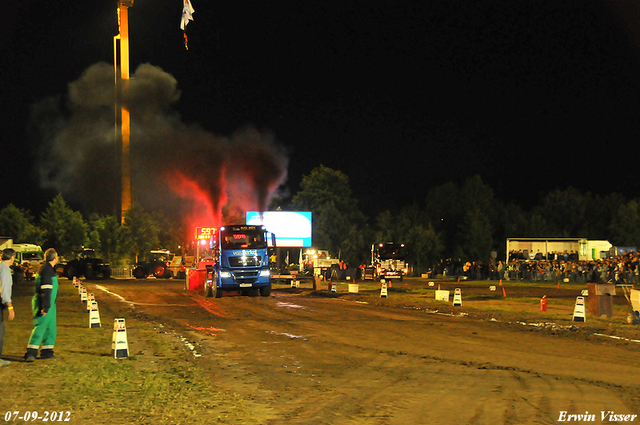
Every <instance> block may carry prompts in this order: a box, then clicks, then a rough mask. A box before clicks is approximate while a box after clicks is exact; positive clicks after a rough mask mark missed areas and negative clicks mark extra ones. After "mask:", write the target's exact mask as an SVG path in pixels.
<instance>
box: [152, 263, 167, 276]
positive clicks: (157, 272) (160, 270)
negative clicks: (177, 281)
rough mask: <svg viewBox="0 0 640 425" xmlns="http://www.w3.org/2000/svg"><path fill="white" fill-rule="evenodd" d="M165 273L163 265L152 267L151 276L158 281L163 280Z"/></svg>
mask: <svg viewBox="0 0 640 425" xmlns="http://www.w3.org/2000/svg"><path fill="white" fill-rule="evenodd" d="M166 273H167V267H166V266H165V265H164V264H156V265H155V266H154V267H153V275H154V276H155V277H157V278H158V279H161V278H163V277H164V275H165V274H166Z"/></svg>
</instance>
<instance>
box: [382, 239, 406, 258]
mask: <svg viewBox="0 0 640 425" xmlns="http://www.w3.org/2000/svg"><path fill="white" fill-rule="evenodd" d="M378 257H379V258H380V259H381V260H404V259H405V257H406V252H405V248H404V244H399V243H388V244H384V245H382V246H378Z"/></svg>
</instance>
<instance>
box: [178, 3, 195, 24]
mask: <svg viewBox="0 0 640 425" xmlns="http://www.w3.org/2000/svg"><path fill="white" fill-rule="evenodd" d="M193 12H195V9H194V8H193V6H191V1H190V0H184V8H183V9H182V21H181V22H180V29H181V30H182V31H184V29H185V28H186V26H187V24H188V23H189V21H193V16H192V15H193Z"/></svg>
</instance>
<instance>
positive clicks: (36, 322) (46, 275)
mask: <svg viewBox="0 0 640 425" xmlns="http://www.w3.org/2000/svg"><path fill="white" fill-rule="evenodd" d="M44 258H45V263H44V264H43V265H42V266H41V267H40V271H39V272H38V276H37V277H36V293H35V295H34V296H33V299H32V300H31V306H32V308H33V330H32V331H31V338H30V339H29V344H28V345H27V353H26V354H25V355H24V358H25V361H27V362H32V361H34V360H35V359H36V357H37V355H38V348H40V344H42V351H41V352H40V358H41V359H54V358H55V356H54V355H53V346H54V345H55V343H56V333H57V329H56V298H57V296H58V276H57V274H56V270H55V265H56V264H57V263H58V253H57V252H56V250H55V249H53V248H49V249H47V250H46V251H45V253H44Z"/></svg>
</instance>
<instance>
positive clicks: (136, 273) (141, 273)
mask: <svg viewBox="0 0 640 425" xmlns="http://www.w3.org/2000/svg"><path fill="white" fill-rule="evenodd" d="M133 277H135V278H136V279H144V278H145V277H147V272H146V270H145V269H144V268H142V267H140V266H138V267H136V268H135V269H133Z"/></svg>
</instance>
